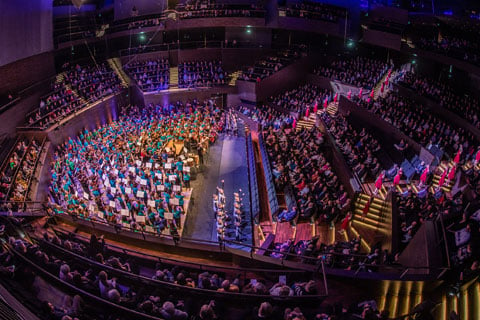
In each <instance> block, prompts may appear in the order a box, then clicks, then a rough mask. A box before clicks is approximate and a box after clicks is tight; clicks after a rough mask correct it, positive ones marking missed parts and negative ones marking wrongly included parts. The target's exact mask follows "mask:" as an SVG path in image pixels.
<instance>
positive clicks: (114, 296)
mask: <svg viewBox="0 0 480 320" xmlns="http://www.w3.org/2000/svg"><path fill="white" fill-rule="evenodd" d="M107 297H108V300H110V301H113V302H119V301H120V292H118V290H117V289H110V290H109V291H108V293H107Z"/></svg>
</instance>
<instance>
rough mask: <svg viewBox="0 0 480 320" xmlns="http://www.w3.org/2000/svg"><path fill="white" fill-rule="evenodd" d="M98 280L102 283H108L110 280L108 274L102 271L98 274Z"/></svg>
mask: <svg viewBox="0 0 480 320" xmlns="http://www.w3.org/2000/svg"><path fill="white" fill-rule="evenodd" d="M98 279H99V280H100V281H102V282H105V281H107V279H108V276H107V273H106V272H105V271H100V272H99V273H98Z"/></svg>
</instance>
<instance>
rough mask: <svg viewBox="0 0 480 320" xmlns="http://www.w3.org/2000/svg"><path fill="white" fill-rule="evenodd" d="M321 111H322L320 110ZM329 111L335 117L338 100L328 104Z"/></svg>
mask: <svg viewBox="0 0 480 320" xmlns="http://www.w3.org/2000/svg"><path fill="white" fill-rule="evenodd" d="M319 112H320V111H319ZM319 112H318V113H319ZM327 113H328V114H329V115H330V116H331V117H335V116H336V115H337V113H338V102H336V103H335V102H333V101H332V102H330V103H329V104H328V105H327Z"/></svg>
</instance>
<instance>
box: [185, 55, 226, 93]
mask: <svg viewBox="0 0 480 320" xmlns="http://www.w3.org/2000/svg"><path fill="white" fill-rule="evenodd" d="M227 78H228V75H227V73H226V72H225V71H224V70H223V66H222V61H221V60H213V61H185V62H183V63H179V64H178V87H179V88H194V87H210V86H219V85H224V84H226V83H227V81H228V79H227Z"/></svg>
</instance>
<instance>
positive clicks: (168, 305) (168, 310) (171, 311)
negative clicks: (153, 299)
mask: <svg viewBox="0 0 480 320" xmlns="http://www.w3.org/2000/svg"><path fill="white" fill-rule="evenodd" d="M162 309H163V310H164V311H165V312H166V313H168V314H174V313H175V306H174V305H173V303H171V302H170V301H166V302H165V303H164V304H163V306H162Z"/></svg>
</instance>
